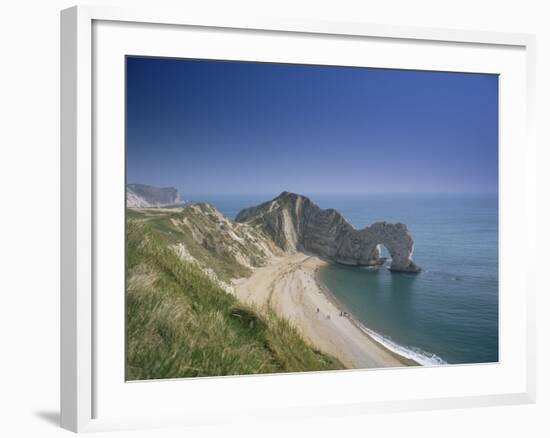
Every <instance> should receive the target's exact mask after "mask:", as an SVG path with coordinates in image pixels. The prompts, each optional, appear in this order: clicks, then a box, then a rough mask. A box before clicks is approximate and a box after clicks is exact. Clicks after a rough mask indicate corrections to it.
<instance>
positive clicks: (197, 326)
mask: <svg viewBox="0 0 550 438" xmlns="http://www.w3.org/2000/svg"><path fill="white" fill-rule="evenodd" d="M498 169H499V168H498V76H497V75H489V74H472V73H454V72H453V73H449V72H436V71H412V70H411V71H408V70H392V69H380V68H365V67H346V66H324V65H298V64H278V63H257V62H245V61H242V62H241V61H223V60H195V59H175V58H154V57H137V56H128V57H127V58H126V360H127V362H126V378H127V380H146V379H164V378H189V377H207V376H232V375H251V374H266V373H287V372H311V371H329V370H344V369H368V368H374V369H378V368H391V367H419V366H446V365H457V364H480V363H494V362H498V360H499V336H498V335H499V319H498V314H499V295H498V290H499V289H498V286H499V285H498V249H499V241H498Z"/></svg>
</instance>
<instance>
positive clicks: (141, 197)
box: [126, 184, 185, 208]
mask: <svg viewBox="0 0 550 438" xmlns="http://www.w3.org/2000/svg"><path fill="white" fill-rule="evenodd" d="M184 203H185V202H184V201H182V199H181V198H180V195H179V193H178V190H177V189H175V188H174V187H154V186H148V185H145V184H128V185H127V186H126V206H127V207H130V208H146V207H167V206H178V205H182V204H184Z"/></svg>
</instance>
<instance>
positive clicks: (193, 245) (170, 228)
mask: <svg viewBox="0 0 550 438" xmlns="http://www.w3.org/2000/svg"><path fill="white" fill-rule="evenodd" d="M128 217H129V218H132V219H135V220H138V221H140V222H147V223H148V224H149V225H151V227H153V228H154V229H155V231H156V232H157V233H158V234H159V236H160V237H162V238H163V239H164V240H165V241H166V242H167V243H168V244H169V245H170V246H171V247H172V248H173V249H174V251H175V252H176V254H177V255H178V256H179V257H180V258H181V259H182V260H185V261H187V262H190V263H193V264H195V265H196V266H197V267H199V268H200V269H201V270H202V271H203V272H204V273H205V274H207V275H208V276H209V277H210V278H211V279H212V280H213V281H215V282H216V283H217V284H218V285H219V286H220V287H222V288H223V289H224V290H226V291H227V292H231V293H232V292H233V286H232V284H231V281H232V279H235V278H242V277H247V276H248V275H250V273H251V269H252V268H254V267H260V266H264V265H265V264H267V263H268V262H269V260H270V259H271V258H272V257H273V256H275V255H279V254H281V253H282V251H281V249H280V248H279V247H277V245H275V244H274V243H273V241H272V240H271V238H270V237H269V236H267V235H266V234H265V233H264V232H263V231H262V230H259V229H258V228H256V227H252V226H250V225H248V224H240V223H237V222H234V221H231V220H229V219H227V218H226V217H225V216H224V215H222V214H221V213H220V212H219V211H218V210H217V209H216V208H215V207H213V206H211V205H209V204H194V205H189V206H186V207H185V208H164V209H156V208H155V209H153V208H151V209H140V210H128Z"/></svg>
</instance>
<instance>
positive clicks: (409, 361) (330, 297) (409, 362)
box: [314, 262, 422, 366]
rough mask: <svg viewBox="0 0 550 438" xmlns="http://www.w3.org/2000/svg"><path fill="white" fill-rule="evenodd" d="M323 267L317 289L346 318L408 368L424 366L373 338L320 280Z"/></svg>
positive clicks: (315, 275) (317, 278)
mask: <svg viewBox="0 0 550 438" xmlns="http://www.w3.org/2000/svg"><path fill="white" fill-rule="evenodd" d="M328 264H329V262H325V265H328ZM321 267H322V266H318V267H317V268H316V269H315V273H314V277H315V281H316V283H317V287H318V288H319V290H321V292H322V293H323V294H325V296H326V297H327V299H328V300H330V301H332V302H333V304H334V305H335V306H336V307H337V308H338V309H340V311H342V312H345V313H347V315H344V317H345V318H348V319H349V320H350V322H351V323H352V324H353V325H355V326H356V327H357V328H358V329H359V330H361V331H362V332H363V333H364V334H365V336H368V337H369V338H370V339H372V341H373V342H376V343H377V344H378V345H380V347H381V348H383V349H385V350H386V351H387V352H388V353H390V354H391V355H392V356H394V357H395V358H396V359H398V360H399V361H402V362H404V365H407V366H422V364H420V363H418V362H416V361H415V360H413V359H411V358H408V357H405V356H403V355H401V354H399V353H397V352H396V351H393V350H391V349H390V348H388V347H387V346H386V345H384V344H383V343H381V342H380V341H378V340H377V339H376V338H375V337H374V336H372V335H371V334H370V333H369V332H368V331H369V330H370V329H369V328H368V327H366V326H365V325H364V324H362V323H361V322H359V321H358V320H357V318H356V317H354V316H353V314H352V313H351V312H350V310H349V309H348V308H347V307H346V306H345V305H344V304H343V303H341V302H340V301H339V300H338V298H336V297H335V296H334V294H333V293H332V292H331V291H330V290H329V288H328V287H326V286H325V285H323V284H322V282H321V280H320V279H319V270H320V268H321Z"/></svg>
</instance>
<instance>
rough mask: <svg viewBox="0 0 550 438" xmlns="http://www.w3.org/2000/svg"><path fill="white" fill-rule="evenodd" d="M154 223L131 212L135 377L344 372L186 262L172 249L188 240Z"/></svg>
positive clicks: (130, 327) (130, 335) (131, 362)
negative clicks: (176, 240)
mask: <svg viewBox="0 0 550 438" xmlns="http://www.w3.org/2000/svg"><path fill="white" fill-rule="evenodd" d="M148 222H150V221H147V220H143V217H141V216H139V215H132V214H130V215H129V220H128V228H127V234H128V235H127V239H128V240H127V242H128V251H127V257H128V260H127V263H128V273H127V275H128V290H127V339H128V341H127V342H128V345H127V349H128V350H127V378H128V379H129V380H138V379H159V378H170V377H197V376H222V375H237V374H256V373H274V372H288V371H317V370H331V369H342V368H344V367H343V365H342V364H341V363H340V362H339V361H338V360H337V359H335V358H333V357H330V356H328V355H325V354H323V353H320V352H318V351H315V350H314V349H313V348H311V347H310V346H309V345H308V344H306V343H305V342H304V340H303V339H302V337H301V336H300V335H299V333H298V332H297V331H296V330H295V329H294V328H293V327H292V326H290V325H289V323H288V322H287V321H285V320H283V319H281V318H279V317H277V316H276V315H275V314H273V313H271V312H267V313H260V312H258V311H256V310H254V309H251V308H249V307H246V306H244V305H242V304H240V303H239V302H238V301H237V299H236V298H235V297H233V296H232V295H230V294H228V293H226V292H224V291H223V290H222V289H220V287H219V286H217V285H216V283H214V282H213V281H212V280H210V279H209V278H208V277H207V276H206V275H205V274H203V273H202V272H201V270H200V269H199V268H197V266H195V265H194V264H192V263H186V262H184V261H182V260H181V259H180V258H179V257H178V256H177V255H176V253H175V252H174V251H173V250H172V249H171V244H173V239H175V238H176V239H182V238H184V236H174V235H173V232H174V230H173V229H171V228H170V227H168V229H164V230H163V229H162V227H159V226H158V225H159V224H158V223H148ZM170 223H171V222H168V224H170ZM171 233H172V234H171ZM182 234H185V233H182Z"/></svg>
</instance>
